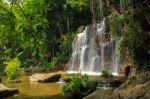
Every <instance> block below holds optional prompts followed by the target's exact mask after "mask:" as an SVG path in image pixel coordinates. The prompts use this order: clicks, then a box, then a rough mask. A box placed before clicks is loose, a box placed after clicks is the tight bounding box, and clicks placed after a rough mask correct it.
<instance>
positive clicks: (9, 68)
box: [5, 58, 21, 80]
mask: <svg viewBox="0 0 150 99" xmlns="http://www.w3.org/2000/svg"><path fill="white" fill-rule="evenodd" d="M5 64H6V68H5V72H6V74H7V76H8V79H9V80H15V79H17V78H18V77H19V71H20V65H21V62H20V61H19V59H17V58H14V59H12V60H10V61H8V62H6V63H5Z"/></svg>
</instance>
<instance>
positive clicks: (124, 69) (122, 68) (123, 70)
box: [118, 64, 133, 76]
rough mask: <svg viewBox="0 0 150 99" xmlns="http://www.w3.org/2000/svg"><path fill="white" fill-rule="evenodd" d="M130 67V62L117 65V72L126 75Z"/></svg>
mask: <svg viewBox="0 0 150 99" xmlns="http://www.w3.org/2000/svg"><path fill="white" fill-rule="evenodd" d="M131 67H133V66H132V65H130V64H123V65H122V66H120V67H119V69H118V73H119V74H120V75H122V74H123V75H125V76H128V75H129V73H130V69H131Z"/></svg>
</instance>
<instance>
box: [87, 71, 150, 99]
mask: <svg viewBox="0 0 150 99" xmlns="http://www.w3.org/2000/svg"><path fill="white" fill-rule="evenodd" d="M84 99H150V71H147V72H143V73H139V74H138V75H136V76H129V77H128V79H127V81H126V82H125V83H123V84H122V85H121V86H119V87H118V88H117V89H114V90H108V89H107V90H105V89H101V90H96V91H95V92H94V93H92V94H90V95H88V96H87V97H85V98H84Z"/></svg>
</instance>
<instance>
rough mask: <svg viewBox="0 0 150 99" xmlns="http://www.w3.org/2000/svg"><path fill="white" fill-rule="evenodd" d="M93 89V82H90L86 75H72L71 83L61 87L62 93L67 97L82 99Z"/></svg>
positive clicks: (94, 87)
mask: <svg viewBox="0 0 150 99" xmlns="http://www.w3.org/2000/svg"><path fill="white" fill-rule="evenodd" d="M95 89H96V86H95V84H94V82H92V81H90V80H89V78H88V76H87V75H83V76H81V77H80V76H77V75H73V76H72V77H71V81H70V82H68V83H67V84H65V85H64V86H63V87H62V92H63V93H64V94H65V95H69V96H76V97H83V96H84V95H87V94H89V93H90V92H92V91H94V90H95Z"/></svg>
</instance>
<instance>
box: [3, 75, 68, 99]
mask: <svg viewBox="0 0 150 99" xmlns="http://www.w3.org/2000/svg"><path fill="white" fill-rule="evenodd" d="M6 79H7V78H6V77H3V84H4V85H5V86H7V87H8V88H17V89H19V92H20V93H19V94H17V95H15V96H13V97H8V98H7V99H66V97H64V96H63V95H62V93H61V86H62V84H60V83H36V82H31V81H30V80H29V76H21V77H20V79H21V83H8V82H7V81H6Z"/></svg>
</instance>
